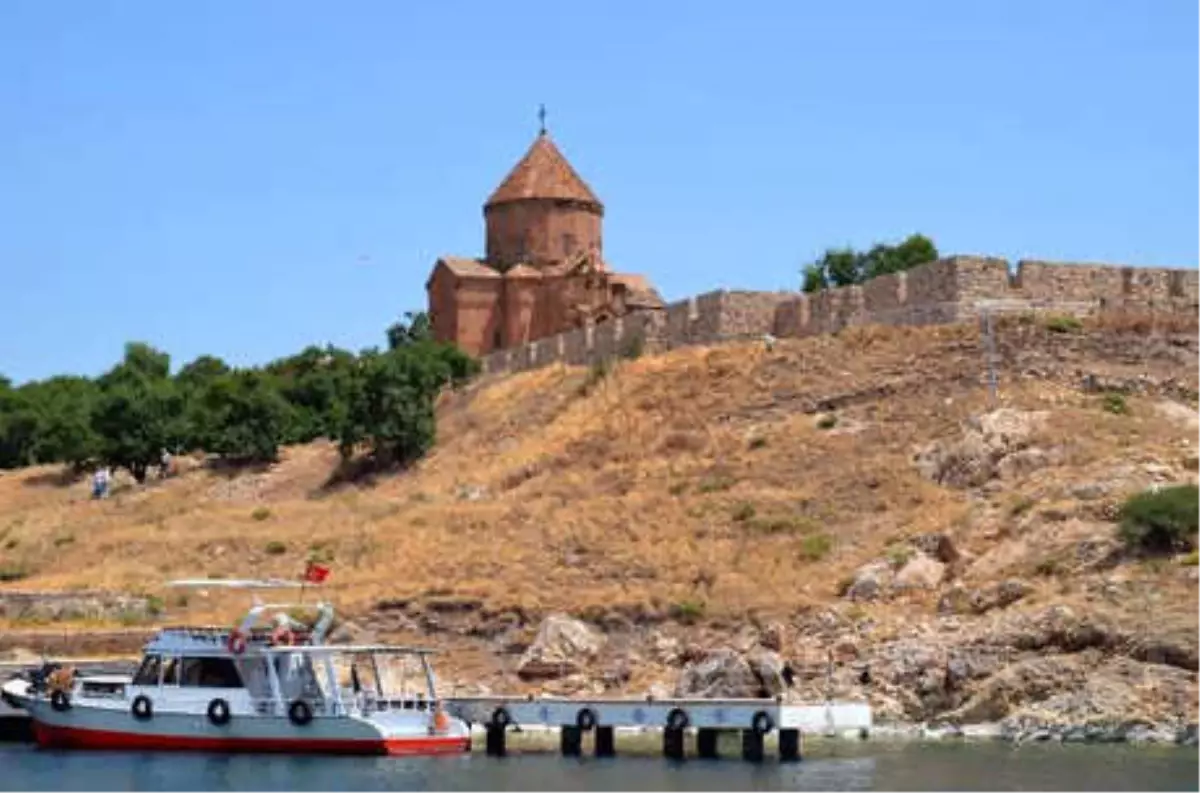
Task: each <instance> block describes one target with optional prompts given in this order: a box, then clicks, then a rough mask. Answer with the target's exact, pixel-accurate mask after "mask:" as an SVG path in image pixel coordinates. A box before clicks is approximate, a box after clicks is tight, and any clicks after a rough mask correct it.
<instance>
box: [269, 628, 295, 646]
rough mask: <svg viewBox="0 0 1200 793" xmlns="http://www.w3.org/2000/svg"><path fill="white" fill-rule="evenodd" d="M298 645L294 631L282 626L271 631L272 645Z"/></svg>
mask: <svg viewBox="0 0 1200 793" xmlns="http://www.w3.org/2000/svg"><path fill="white" fill-rule="evenodd" d="M295 643H296V634H294V633H292V629H291V628H289V627H287V626H286V625H280V626H279V627H278V628H276V629H275V630H273V631H271V644H279V645H283V646H284V647H291V646H292V645H293V644H295Z"/></svg>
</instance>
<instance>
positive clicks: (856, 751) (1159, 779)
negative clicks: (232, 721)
mask: <svg viewBox="0 0 1200 793" xmlns="http://www.w3.org/2000/svg"><path fill="white" fill-rule="evenodd" d="M808 750H809V751H808V753H807V756H806V757H805V759H804V760H803V761H801V762H799V763H791V764H786V765H781V764H779V763H778V762H777V761H772V760H768V761H767V762H765V763H763V764H762V765H752V764H748V763H744V762H742V761H741V760H739V759H734V758H731V759H722V760H697V759H688V760H685V761H682V762H671V761H668V760H664V759H661V758H656V757H618V758H615V759H602V760H598V759H595V758H583V759H564V758H562V757H558V756H556V755H554V754H521V755H517V754H513V755H510V756H508V757H506V758H503V759H495V758H490V757H486V756H483V755H481V754H478V753H476V754H473V755H465V756H462V757H449V758H447V757H430V758H345V757H343V758H337V757H313V756H308V757H287V756H276V755H257V756H251V755H240V756H225V755H220V756H218V755H203V754H134V753H108V752H104V753H101V752H59V751H49V750H40V749H37V748H35V747H32V746H27V745H11V744H10V745H7V746H5V745H0V764H2V769H3V770H2V771H0V790H414V791H424V790H1193V791H1194V790H1196V789H1197V783H1198V780H1197V760H1198V759H1200V758H1198V755H1197V750H1196V749H1195V748H1188V749H1183V748H1177V747H1161V748H1159V747H1133V746H1122V745H1104V746H1079V745H1047V744H1024V745H1022V746H1019V747H1017V746H1013V745H1011V744H1004V743H971V744H940V743H883V742H876V741H872V742H866V743H861V744H859V743H854V742H845V743H841V742H831V743H828V744H824V745H820V746H816V745H810V746H809V747H808Z"/></svg>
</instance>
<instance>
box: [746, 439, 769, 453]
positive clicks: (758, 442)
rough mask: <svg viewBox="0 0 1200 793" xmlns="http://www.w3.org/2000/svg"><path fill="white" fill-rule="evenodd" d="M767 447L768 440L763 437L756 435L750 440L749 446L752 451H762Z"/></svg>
mask: <svg viewBox="0 0 1200 793" xmlns="http://www.w3.org/2000/svg"><path fill="white" fill-rule="evenodd" d="M766 445H767V439H766V438H765V437H764V436H762V435H755V436H754V437H753V438H751V439H750V442H749V443H748V444H747V446H749V447H750V449H751V450H752V451H753V450H754V449H761V448H763V447H764V446H766Z"/></svg>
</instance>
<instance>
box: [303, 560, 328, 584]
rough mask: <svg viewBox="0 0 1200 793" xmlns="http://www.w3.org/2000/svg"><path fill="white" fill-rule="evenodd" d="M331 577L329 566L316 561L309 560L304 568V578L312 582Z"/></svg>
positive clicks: (317, 582) (319, 581)
mask: <svg viewBox="0 0 1200 793" xmlns="http://www.w3.org/2000/svg"><path fill="white" fill-rule="evenodd" d="M328 577H329V568H328V567H326V566H325V565H322V564H317V563H316V562H309V563H308V567H306V568H304V580H305V581H306V582H308V583H310V584H319V583H321V582H322V581H324V580H325V579H326V578H328Z"/></svg>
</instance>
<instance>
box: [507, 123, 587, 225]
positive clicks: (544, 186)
mask: <svg viewBox="0 0 1200 793" xmlns="http://www.w3.org/2000/svg"><path fill="white" fill-rule="evenodd" d="M530 198H559V199H568V200H573V201H584V202H587V203H589V204H595V205H596V207H597V208H599V209H602V208H603V205H602V204H601V203H600V199H598V198H596V194H595V193H593V192H592V189H591V188H590V187H588V186H587V183H586V182H584V181H583V179H582V178H580V176H579V174H577V173H575V169H574V168H572V167H571V164H570V163H569V162H567V158H566V157H564V156H563V154H562V152H561V151H559V150H558V147H557V146H555V145H554V141H552V140H550V136H549V135H547V134H546V133H545V132H542V133H541V134H540V135H538V136H537V139H536V140H534V142H533V145H532V146H530V147H529V151H527V152H525V156H524V157H522V158H521V160H520V161H519V162H518V163H517V164H516V165H515V166H514V167H513V169H512V170H511V171H509V173H508V176H506V177H504V181H503V182H501V183H500V186H499V187H497V188H496V191H495V192H494V193H492V195H491V196H490V197H489V198H488V200H487V203H486V204H484V206H485V207H487V206H491V205H493V204H502V203H505V202H507V201H521V200H524V199H530Z"/></svg>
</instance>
